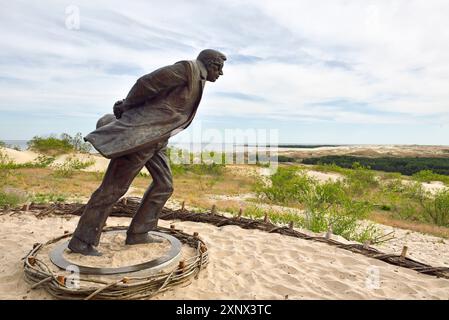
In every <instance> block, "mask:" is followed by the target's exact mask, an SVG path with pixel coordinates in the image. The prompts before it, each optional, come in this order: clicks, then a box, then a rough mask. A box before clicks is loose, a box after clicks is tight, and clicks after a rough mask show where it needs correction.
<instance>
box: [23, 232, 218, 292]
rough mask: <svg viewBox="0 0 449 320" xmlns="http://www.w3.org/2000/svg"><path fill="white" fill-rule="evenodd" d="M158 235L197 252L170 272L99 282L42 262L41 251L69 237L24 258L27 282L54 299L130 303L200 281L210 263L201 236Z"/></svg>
mask: <svg viewBox="0 0 449 320" xmlns="http://www.w3.org/2000/svg"><path fill="white" fill-rule="evenodd" d="M125 229H127V227H123V226H120V227H109V228H105V229H104V231H112V230H125ZM157 231H159V232H164V233H169V234H171V235H173V236H175V237H176V238H177V239H178V240H180V241H181V242H182V243H184V244H187V245H189V246H190V247H193V248H195V249H196V253H195V255H194V256H192V257H190V258H188V259H185V260H182V261H180V262H179V264H178V266H177V267H176V268H174V269H173V270H172V271H169V272H159V273H156V274H153V275H149V276H140V277H133V276H125V277H123V278H121V279H119V280H114V281H109V282H108V281H104V280H100V279H98V278H93V277H90V278H87V277H83V275H82V274H81V275H77V277H76V278H74V277H73V276H65V275H61V274H57V273H54V272H53V271H52V270H51V269H50V268H49V267H48V265H47V264H45V262H44V261H42V260H41V259H40V258H39V250H41V249H42V248H43V247H44V246H48V245H51V244H53V243H56V242H58V241H60V240H62V239H65V238H68V237H71V236H72V234H65V235H63V236H61V237H58V238H55V239H52V240H50V241H48V242H47V243H45V244H39V243H36V244H35V245H34V247H33V249H32V250H31V251H30V252H29V253H28V254H27V255H26V256H25V257H24V273H25V279H26V280H27V282H29V283H30V284H31V288H32V289H34V288H37V287H43V288H44V289H45V290H46V291H47V292H49V293H50V294H51V295H52V296H54V297H56V298H58V299H64V300H80V299H84V300H90V299H97V300H129V299H149V298H151V297H154V296H155V295H157V294H159V293H160V292H163V291H166V290H168V289H170V288H173V287H174V286H178V285H181V284H183V283H186V282H188V281H189V280H190V279H191V278H192V277H195V278H196V277H198V274H199V273H200V272H201V270H203V268H204V267H205V266H206V265H207V263H208V261H209V255H208V250H207V246H206V244H205V243H204V242H203V241H202V240H201V239H200V238H199V237H198V234H194V235H193V236H192V235H189V234H186V233H184V232H182V231H181V230H177V229H175V228H170V229H167V228H162V227H158V228H157Z"/></svg>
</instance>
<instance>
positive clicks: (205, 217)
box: [10, 197, 449, 279]
mask: <svg viewBox="0 0 449 320" xmlns="http://www.w3.org/2000/svg"><path fill="white" fill-rule="evenodd" d="M139 203H140V198H137V197H129V198H123V199H121V201H119V202H117V203H116V204H115V205H114V207H113V209H112V213H111V216H117V217H132V216H133V215H134V213H135V212H136V210H137V207H138V206H139ZM83 209H84V205H82V204H74V203H70V204H66V203H57V204H50V205H48V204H42V205H37V204H31V205H26V207H25V206H24V207H23V208H16V209H12V210H10V211H13V213H12V214H15V213H18V212H19V211H20V210H38V211H39V212H40V213H39V214H38V216H45V215H49V214H61V215H64V214H74V215H81V214H82V213H83ZM160 219H163V220H175V219H176V220H181V221H193V222H202V223H209V224H213V225H215V226H217V227H220V226H227V225H235V226H239V227H241V228H243V229H257V230H261V231H265V232H268V233H279V234H282V235H286V236H290V237H295V238H301V239H305V240H311V241H317V242H322V243H327V244H328V245H331V246H335V247H338V248H341V249H344V250H349V251H352V252H354V253H358V254H362V255H364V256H367V257H370V258H373V259H378V260H382V261H384V262H386V263H389V264H392V265H396V266H400V267H403V268H408V269H412V270H415V271H417V272H419V273H422V274H427V275H432V276H436V277H441V278H446V279H449V268H448V267H433V266H431V265H428V264H425V263H421V262H418V261H415V260H413V259H410V258H408V257H406V250H403V251H402V254H401V255H395V254H386V253H383V252H381V251H379V250H377V249H375V248H373V247H370V246H368V245H363V244H344V243H341V242H338V241H336V240H334V239H331V238H329V237H321V236H311V235H308V234H305V233H302V232H300V231H297V230H294V229H293V224H292V223H290V224H289V226H279V225H275V224H273V223H271V222H270V221H268V219H266V218H265V219H264V220H253V219H248V218H244V217H241V215H239V216H237V217H234V218H229V217H225V216H223V215H220V214H217V213H216V210H215V207H212V209H211V211H208V212H204V213H195V212H190V211H188V210H186V209H184V206H183V208H181V209H179V210H171V209H168V208H164V209H163V210H162V213H161V216H160ZM404 249H406V247H404Z"/></svg>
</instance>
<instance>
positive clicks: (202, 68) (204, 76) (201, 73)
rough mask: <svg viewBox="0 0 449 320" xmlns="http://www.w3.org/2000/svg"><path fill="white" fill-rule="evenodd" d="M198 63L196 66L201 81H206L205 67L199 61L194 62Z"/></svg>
mask: <svg viewBox="0 0 449 320" xmlns="http://www.w3.org/2000/svg"><path fill="white" fill-rule="evenodd" d="M196 61H197V63H198V66H199V68H200V76H201V80H206V79H207V69H206V66H205V65H204V63H202V62H201V61H200V60H196Z"/></svg>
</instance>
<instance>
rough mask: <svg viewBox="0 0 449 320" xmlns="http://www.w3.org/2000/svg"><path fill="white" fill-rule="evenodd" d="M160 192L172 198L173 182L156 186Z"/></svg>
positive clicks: (165, 196)
mask: <svg viewBox="0 0 449 320" xmlns="http://www.w3.org/2000/svg"><path fill="white" fill-rule="evenodd" d="M156 188H157V191H158V194H160V195H161V196H162V197H164V198H167V199H168V198H170V196H171V195H172V194H173V190H174V189H173V184H172V183H166V184H160V185H157V186H156Z"/></svg>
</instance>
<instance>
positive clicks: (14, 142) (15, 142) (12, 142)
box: [1, 140, 29, 150]
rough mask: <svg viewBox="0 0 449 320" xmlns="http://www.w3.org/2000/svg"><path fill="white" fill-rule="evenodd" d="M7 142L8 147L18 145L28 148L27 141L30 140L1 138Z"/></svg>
mask: <svg viewBox="0 0 449 320" xmlns="http://www.w3.org/2000/svg"><path fill="white" fill-rule="evenodd" d="M1 141H3V142H4V143H6V146H7V147H8V148H14V147H16V146H17V147H18V148H19V149H20V150H26V149H27V148H28V145H27V142H28V141H29V140H1Z"/></svg>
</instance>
